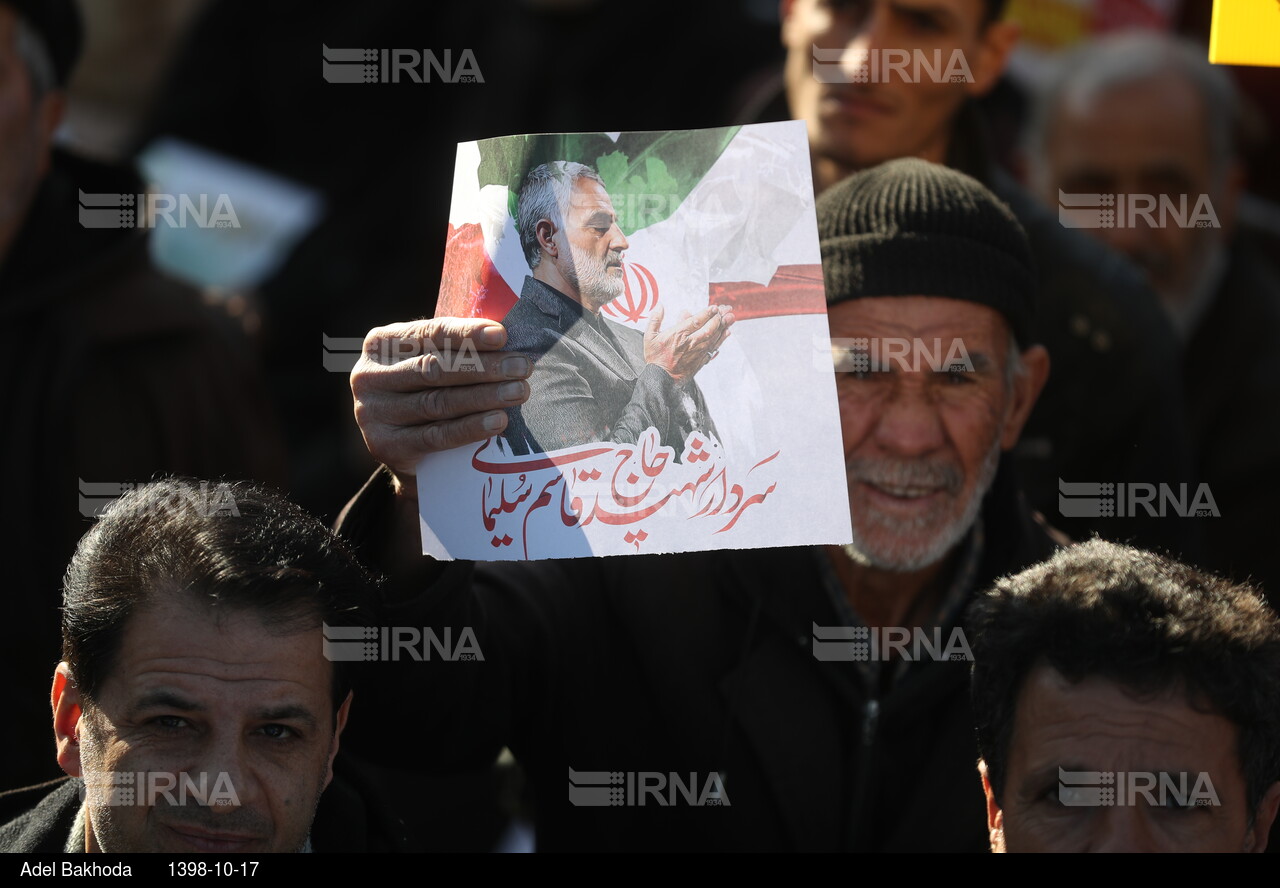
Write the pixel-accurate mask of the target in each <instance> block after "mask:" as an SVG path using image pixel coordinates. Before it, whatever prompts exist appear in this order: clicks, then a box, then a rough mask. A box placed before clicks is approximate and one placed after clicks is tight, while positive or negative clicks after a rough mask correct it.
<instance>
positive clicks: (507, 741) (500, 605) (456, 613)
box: [337, 470, 598, 771]
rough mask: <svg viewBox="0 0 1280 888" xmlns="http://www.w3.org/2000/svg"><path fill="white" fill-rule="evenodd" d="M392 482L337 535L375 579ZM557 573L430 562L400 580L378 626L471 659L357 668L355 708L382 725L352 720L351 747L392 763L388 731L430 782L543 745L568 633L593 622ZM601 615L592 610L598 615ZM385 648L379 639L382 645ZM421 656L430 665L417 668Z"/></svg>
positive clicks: (379, 479)
mask: <svg viewBox="0 0 1280 888" xmlns="http://www.w3.org/2000/svg"><path fill="white" fill-rule="evenodd" d="M389 479H390V475H389V474H388V473H386V471H385V470H380V471H379V472H378V473H377V474H375V475H374V477H373V478H372V479H371V480H370V482H369V483H368V484H366V485H365V487H364V488H363V489H362V490H361V492H360V493H359V494H358V495H357V496H356V498H355V499H354V500H352V501H351V502H350V503H349V504H348V505H347V508H346V509H344V511H343V513H342V515H341V516H340V517H339V519H338V524H337V530H338V532H339V534H341V535H342V536H344V537H346V538H347V539H348V541H349V542H351V543H353V544H354V545H355V547H356V549H357V552H358V554H359V555H360V556H361V558H362V559H363V560H364V561H365V562H366V563H367V564H369V565H371V566H372V567H374V568H375V569H378V570H383V569H384V566H385V565H386V564H387V563H388V561H389V557H388V552H387V546H386V541H387V540H389V539H390V538H391V537H390V531H391V528H390V522H389V520H388V518H389V516H390V515H391V514H392V511H393V509H394V503H393V500H394V494H393V493H392V491H391V488H390V484H389ZM565 564H566V563H563V562H539V563H535V564H526V563H521V564H511V565H500V566H499V565H476V564H474V563H472V562H469V561H455V562H448V563H443V562H437V561H434V560H432V559H430V558H427V557H426V556H423V557H422V559H421V561H420V564H419V566H417V567H415V568H412V569H410V570H408V571H406V570H404V569H403V568H401V569H398V571H397V575H393V576H391V577H389V579H388V582H387V584H386V585H385V586H384V588H383V589H382V591H381V594H380V595H378V596H377V600H376V601H375V603H374V606H373V617H374V620H373V622H374V623H375V624H376V625H377V626H378V627H379V628H380V629H381V628H382V627H386V628H387V629H388V630H390V631H391V632H395V631H400V632H401V633H403V634H404V637H408V638H414V637H415V636H414V635H413V632H415V631H416V632H417V633H420V634H419V635H418V636H417V637H419V638H423V639H425V638H426V633H427V632H428V631H430V633H431V634H432V635H433V636H434V637H435V638H436V639H438V640H444V639H449V640H450V642H451V647H452V648H453V650H458V649H460V648H462V647H463V646H464V645H463V641H464V640H465V642H466V644H465V647H466V649H467V650H468V651H469V652H474V653H475V658H474V659H469V658H468V659H453V660H450V659H448V658H446V657H444V656H441V652H440V648H437V647H429V646H426V645H424V644H423V643H422V642H418V643H416V644H414V645H413V647H414V648H415V651H414V653H410V652H409V651H407V650H405V649H403V648H401V649H399V650H398V651H395V652H392V653H391V654H388V652H387V650H386V647H387V646H386V645H385V644H383V645H380V648H379V651H380V656H383V657H384V658H385V657H387V656H392V657H394V658H395V659H390V660H388V659H383V660H379V661H376V662H371V663H361V664H357V665H358V667H359V668H358V669H357V675H356V700H357V701H358V702H357V703H355V704H354V705H355V706H357V707H359V708H360V709H362V710H364V711H367V712H379V713H383V714H385V715H384V716H383V717H379V718H365V719H352V720H351V723H350V725H349V727H348V730H347V732H346V733H345V734H344V737H343V744H344V747H346V746H347V745H348V744H350V746H351V748H352V749H353V751H355V752H356V753H358V754H360V755H362V756H364V757H366V758H370V759H371V760H373V761H377V760H379V759H378V757H385V756H386V754H387V734H386V727H387V725H388V724H392V725H394V726H395V728H396V730H397V731H400V732H403V733H404V734H405V735H406V736H409V737H412V738H413V746H414V754H413V756H412V760H411V761H409V762H408V764H409V765H411V766H413V767H414V768H417V769H421V770H425V771H450V770H457V769H474V768H479V767H484V766H487V765H488V764H490V763H491V762H492V761H493V760H494V758H495V757H496V755H497V754H498V752H499V751H501V749H502V747H504V746H507V747H510V748H511V750H512V751H513V752H514V753H515V754H516V755H517V757H520V758H524V757H525V756H526V755H528V754H530V753H532V752H533V750H532V747H534V746H535V745H536V738H537V737H538V736H546V726H547V724H549V723H550V721H551V720H552V719H553V712H554V711H555V710H557V709H558V708H559V707H558V704H556V702H555V701H553V700H552V699H550V697H551V695H552V693H553V689H554V688H555V687H556V686H557V683H556V682H555V681H554V680H553V677H552V673H553V672H554V670H555V669H557V668H558V667H557V666H556V665H555V664H556V663H557V662H558V661H559V660H560V659H562V654H563V652H564V649H565V645H564V642H565V640H566V637H567V635H568V634H569V632H570V631H572V627H571V626H569V625H568V623H570V622H581V621H589V620H591V619H592V617H591V615H590V614H589V613H587V612H586V611H585V610H584V608H585V609H589V608H590V607H591V605H590V603H589V598H590V597H589V596H583V595H581V594H580V591H581V590H582V589H583V584H582V583H581V582H580V581H579V580H577V579H575V578H571V577H569V576H568V575H567V571H569V570H571V569H572V568H566V566H565ZM597 606H598V605H597ZM384 637H385V636H383V637H380V641H381V640H382V638H384ZM424 653H426V654H427V656H423V654H424Z"/></svg>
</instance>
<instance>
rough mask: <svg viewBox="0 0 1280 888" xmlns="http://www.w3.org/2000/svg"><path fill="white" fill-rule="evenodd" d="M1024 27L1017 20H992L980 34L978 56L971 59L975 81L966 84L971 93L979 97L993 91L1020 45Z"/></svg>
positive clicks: (971, 70) (971, 71)
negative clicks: (1019, 39) (1010, 57)
mask: <svg viewBox="0 0 1280 888" xmlns="http://www.w3.org/2000/svg"><path fill="white" fill-rule="evenodd" d="M1020 36H1022V28H1021V27H1020V26H1019V25H1018V24H1016V23H1015V22H992V23H991V24H989V25H987V26H986V27H985V28H983V30H982V33H981V34H980V35H979V36H978V54H977V58H974V59H971V60H970V65H969V73H970V74H972V75H973V82H972V83H969V84H967V85H966V91H967V92H968V93H969V95H971V96H973V97H974V98H977V97H979V96H985V95H986V94H987V93H989V92H991V89H992V87H994V86H995V85H996V81H998V80H999V79H1000V75H1001V74H1003V73H1004V69H1005V68H1006V67H1007V66H1008V64H1009V56H1010V55H1012V54H1013V49H1014V47H1015V46H1017V45H1018V38H1019V37H1020Z"/></svg>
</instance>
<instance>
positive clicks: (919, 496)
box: [858, 480, 947, 510]
mask: <svg viewBox="0 0 1280 888" xmlns="http://www.w3.org/2000/svg"><path fill="white" fill-rule="evenodd" d="M858 483H859V484H861V485H862V486H863V487H865V488H866V490H867V493H868V498H869V499H870V500H871V501H872V502H873V503H876V504H877V505H880V506H888V507H889V508H897V509H911V510H916V509H920V510H923V509H932V508H935V507H936V505H937V502H938V500H939V499H941V498H942V497H944V496H946V495H947V489H946V488H945V487H934V486H926V485H918V484H915V485H912V484H884V483H876V482H872V481H864V480H859V482H858Z"/></svg>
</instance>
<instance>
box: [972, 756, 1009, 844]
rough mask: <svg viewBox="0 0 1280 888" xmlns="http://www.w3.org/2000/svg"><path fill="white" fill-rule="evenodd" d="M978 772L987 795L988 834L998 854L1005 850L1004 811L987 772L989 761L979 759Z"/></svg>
mask: <svg viewBox="0 0 1280 888" xmlns="http://www.w3.org/2000/svg"><path fill="white" fill-rule="evenodd" d="M978 773H979V774H981V775H982V792H983V794H984V795H986V797H987V834H988V836H989V837H990V842H991V850H992V851H993V852H995V853H997V854H1003V853H1004V852H1005V850H1006V849H1005V847H1004V811H1002V810H1000V803H999V802H997V801H996V794H995V792H994V791H993V790H992V789H991V777H990V775H989V774H988V773H987V763H986V761H984V760H983V759H978Z"/></svg>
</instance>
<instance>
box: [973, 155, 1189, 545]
mask: <svg viewBox="0 0 1280 888" xmlns="http://www.w3.org/2000/svg"><path fill="white" fill-rule="evenodd" d="M987 185H988V187H990V188H991V189H992V190H993V191H994V192H995V194H996V196H997V197H999V198H1000V199H1001V200H1003V201H1004V202H1005V203H1007V204H1008V205H1009V208H1010V209H1011V210H1013V213H1014V215H1015V216H1017V217H1018V221H1019V222H1021V223H1022V227H1023V228H1024V229H1025V230H1026V232H1027V237H1028V239H1029V240H1030V241H1031V252H1032V254H1033V255H1034V256H1035V260H1036V267H1037V273H1038V278H1039V285H1040V289H1039V293H1038V296H1039V305H1038V318H1037V321H1036V337H1035V338H1036V340H1037V341H1038V342H1040V343H1041V344H1043V345H1044V346H1045V348H1047V349H1048V351H1049V361H1050V370H1049V381H1048V382H1047V383H1046V385H1045V387H1044V391H1042V392H1041V394H1040V399H1039V400H1038V401H1037V402H1036V406H1035V409H1034V410H1033V411H1032V412H1031V416H1030V418H1029V419H1028V420H1027V425H1026V427H1025V428H1023V430H1022V437H1021V438H1020V439H1019V442H1018V447H1017V448H1016V450H1015V451H1014V452H1015V455H1016V456H1017V458H1018V459H1017V462H1018V471H1019V473H1020V475H1021V480H1022V484H1023V486H1024V488H1025V489H1026V491H1027V497H1028V500H1029V501H1030V502H1031V505H1032V507H1033V508H1035V509H1038V510H1041V511H1043V513H1044V514H1045V515H1048V516H1050V517H1051V520H1052V523H1053V524H1054V526H1055V527H1058V528H1059V529H1061V530H1062V531H1063V532H1064V533H1066V534H1067V535H1068V536H1070V537H1072V538H1073V539H1085V538H1087V537H1088V536H1089V535H1090V534H1092V533H1094V532H1097V533H1098V534H1100V535H1101V536H1103V537H1106V538H1108V539H1112V540H1117V541H1126V542H1131V543H1133V544H1134V545H1138V546H1142V547H1144V548H1149V549H1150V548H1155V549H1160V550H1162V551H1167V552H1169V553H1170V554H1172V555H1173V556H1175V557H1180V558H1183V559H1185V560H1189V561H1192V562H1195V561H1196V560H1197V558H1198V557H1199V556H1200V554H1201V553H1202V543H1201V535H1200V532H1199V528H1198V526H1197V522H1196V521H1195V520H1194V519H1189V518H1181V517H1177V516H1170V517H1165V518H1160V517H1152V516H1149V515H1147V514H1146V512H1145V511H1142V510H1141V509H1139V510H1138V514H1137V515H1135V516H1133V517H1120V516H1116V517H1110V518H1092V519H1085V518H1066V517H1064V516H1063V515H1062V513H1061V512H1060V511H1059V509H1058V480H1059V479H1062V480H1063V481H1068V482H1076V481H1100V482H1104V483H1105V482H1111V483H1117V482H1123V483H1130V482H1135V481H1137V482H1145V483H1148V484H1160V483H1166V484H1169V485H1172V487H1173V488H1174V489H1175V490H1176V489H1177V488H1178V485H1179V484H1180V483H1183V482H1186V483H1191V482H1193V481H1194V480H1196V479H1195V472H1194V469H1193V468H1192V460H1191V448H1190V441H1189V436H1188V434H1187V431H1186V413H1185V410H1184V408H1183V403H1182V393H1181V390H1180V383H1181V379H1180V375H1179V371H1178V367H1179V361H1178V342H1177V338H1176V336H1175V334H1174V332H1173V328H1172V326H1171V325H1170V323H1169V320H1168V317H1167V316H1166V315H1165V313H1164V309H1163V308H1162V307H1161V305H1160V303H1159V301H1158V300H1157V298H1156V296H1155V294H1154V293H1152V292H1151V290H1150V289H1149V288H1148V287H1147V286H1146V284H1145V283H1144V282H1143V280H1142V276H1141V274H1140V273H1139V272H1138V271H1137V269H1135V268H1134V267H1133V266H1131V265H1130V264H1129V263H1128V261H1127V260H1125V259H1124V258H1123V257H1121V256H1120V255H1119V254H1117V253H1114V252H1112V251H1111V250H1109V249H1107V248H1106V247H1105V246H1103V245H1102V244H1099V243H1097V242H1096V241H1094V240H1093V239H1092V238H1088V237H1085V236H1083V235H1081V233H1080V232H1078V231H1072V230H1070V229H1066V228H1063V227H1062V225H1061V223H1059V221H1058V218H1057V216H1056V214H1054V213H1053V212H1052V211H1050V210H1048V209H1046V208H1045V207H1044V206H1042V205H1041V204H1040V203H1039V202H1037V201H1036V200H1035V199H1034V198H1032V197H1031V195H1029V194H1027V193H1026V192H1025V191H1023V190H1022V189H1021V188H1020V187H1019V186H1018V185H1017V184H1016V183H1015V182H1014V181H1013V180H1012V179H1010V178H1009V177H1008V176H1007V175H1005V174H1003V173H1000V172H992V173H991V175H990V176H989V177H988V181H987Z"/></svg>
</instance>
